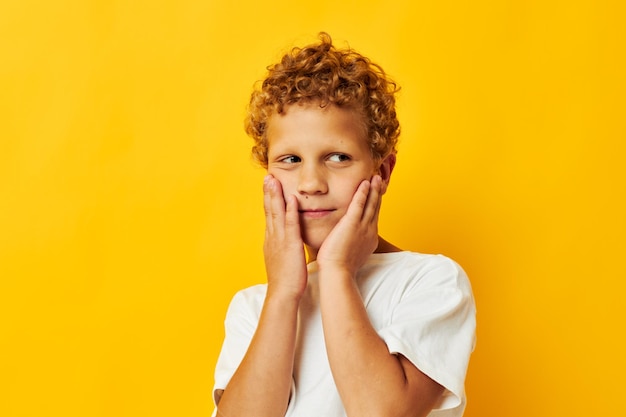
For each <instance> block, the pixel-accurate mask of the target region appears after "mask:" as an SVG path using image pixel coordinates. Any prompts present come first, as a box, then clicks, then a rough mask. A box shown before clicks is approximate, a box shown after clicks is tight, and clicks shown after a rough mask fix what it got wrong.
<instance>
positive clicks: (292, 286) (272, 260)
mask: <svg viewBox="0 0 626 417" xmlns="http://www.w3.org/2000/svg"><path fill="white" fill-rule="evenodd" d="M263 206H264V208H265V243H264V245H263V251H264V254H265V270H266V273H267V285H268V295H274V294H280V295H281V296H283V295H284V296H287V297H295V298H297V299H298V300H299V299H300V297H301V296H302V293H304V290H305V289H306V283H307V269H306V259H305V255H304V243H303V241H302V236H301V234H300V219H299V215H298V201H297V199H296V197H295V196H294V195H290V196H287V197H286V198H284V197H283V190H282V185H281V184H280V181H278V180H277V179H276V178H274V177H273V176H271V175H268V176H266V177H265V181H264V182H263Z"/></svg>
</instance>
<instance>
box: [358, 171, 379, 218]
mask: <svg viewBox="0 0 626 417" xmlns="http://www.w3.org/2000/svg"><path fill="white" fill-rule="evenodd" d="M381 200H382V178H381V177H380V176H379V175H374V177H373V178H372V183H371V186H370V191H369V194H368V195H367V202H366V204H365V209H364V211H363V221H365V222H368V223H372V222H377V221H378V213H379V212H380V202H381Z"/></svg>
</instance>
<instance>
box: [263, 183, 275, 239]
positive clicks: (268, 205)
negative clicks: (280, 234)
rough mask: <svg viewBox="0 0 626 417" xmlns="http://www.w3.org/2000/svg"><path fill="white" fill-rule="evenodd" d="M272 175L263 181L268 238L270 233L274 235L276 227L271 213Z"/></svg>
mask: <svg viewBox="0 0 626 417" xmlns="http://www.w3.org/2000/svg"><path fill="white" fill-rule="evenodd" d="M272 178H273V177H272V176H271V175H266V176H265V178H264V179H263V211H264V212H265V232H266V236H267V234H268V233H272V232H273V231H274V225H273V222H272V212H271V199H272V197H271V196H270V181H271V180H272Z"/></svg>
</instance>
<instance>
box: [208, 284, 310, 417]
mask: <svg viewBox="0 0 626 417" xmlns="http://www.w3.org/2000/svg"><path fill="white" fill-rule="evenodd" d="M297 312H298V300H297V299H293V298H286V297H280V296H276V297H274V296H272V295H270V294H268V296H267V298H266V300H265V303H264V305H263V310H262V312H261V316H260V318H259V323H258V326H257V330H256V332H255V334H254V337H253V338H252V341H251V342H250V346H249V348H248V350H247V352H246V355H245V356H244V358H243V360H242V362H241V364H240V365H239V367H238V368H237V371H236V372H235V374H234V375H233V377H232V378H231V380H230V382H229V383H228V386H227V387H226V389H225V390H224V393H223V395H222V397H221V399H220V401H219V403H218V416H224V417H237V416H246V417H266V416H267V417H270V416H271V417H274V416H276V417H278V416H281V417H282V416H284V415H285V412H286V410H287V405H288V402H289V393H290V390H291V381H292V374H293V358H294V351H295V338H296V323H297Z"/></svg>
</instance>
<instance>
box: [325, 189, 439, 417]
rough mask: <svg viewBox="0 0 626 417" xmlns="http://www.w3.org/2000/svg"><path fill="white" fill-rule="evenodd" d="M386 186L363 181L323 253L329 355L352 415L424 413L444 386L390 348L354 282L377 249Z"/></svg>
mask: <svg viewBox="0 0 626 417" xmlns="http://www.w3.org/2000/svg"><path fill="white" fill-rule="evenodd" d="M383 186H384V185H383V184H382V182H381V180H380V178H379V177H374V178H373V179H372V183H371V186H370V185H369V184H368V183H367V182H364V183H362V184H361V186H360V187H359V189H358V190H357V192H356V193H355V196H354V198H353V201H352V204H351V205H350V208H349V209H348V212H347V213H346V215H345V217H344V218H343V219H342V220H341V221H340V222H339V223H338V224H337V226H336V227H335V229H334V230H333V231H332V232H331V234H330V235H329V236H328V238H327V239H326V241H324V244H323V245H322V247H321V248H320V251H319V253H318V258H317V260H318V264H319V267H320V272H319V276H320V299H321V311H322V322H323V326H324V337H325V340H326V348H327V351H328V359H329V362H330V366H331V370H332V372H333V377H334V379H335V383H336V385H337V388H338V390H339V394H340V396H341V399H342V401H343V403H344V406H345V408H346V412H347V414H348V416H359V417H361V416H381V415H384V416H415V417H417V416H425V415H427V414H428V413H429V412H430V411H431V410H432V408H433V406H434V405H435V403H436V402H437V400H438V399H439V397H440V396H441V394H442V393H443V390H444V389H443V387H442V386H441V385H439V384H438V383H436V382H435V381H433V380H432V379H430V378H429V377H428V376H426V375H425V374H423V373H422V372H421V371H419V370H418V369H417V368H416V367H415V366H414V365H413V364H412V363H411V362H410V361H409V360H407V359H406V358H404V357H403V356H401V355H398V356H396V355H392V354H390V353H389V350H388V349H387V346H386V345H385V343H384V341H383V340H382V339H381V338H380V337H379V336H378V334H377V333H376V331H375V329H374V328H373V327H372V325H371V323H370V321H369V318H368V316H367V312H366V310H365V307H364V305H363V301H362V299H361V296H360V293H359V290H358V287H357V285H356V282H355V277H356V272H357V270H358V269H359V268H360V267H361V266H362V265H363V263H364V262H365V259H366V258H367V257H368V256H369V255H370V254H371V253H372V252H373V251H374V249H375V248H376V244H377V241H378V234H377V222H378V212H379V208H380V198H381V193H382V187H383ZM339 318H340V319H339Z"/></svg>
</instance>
